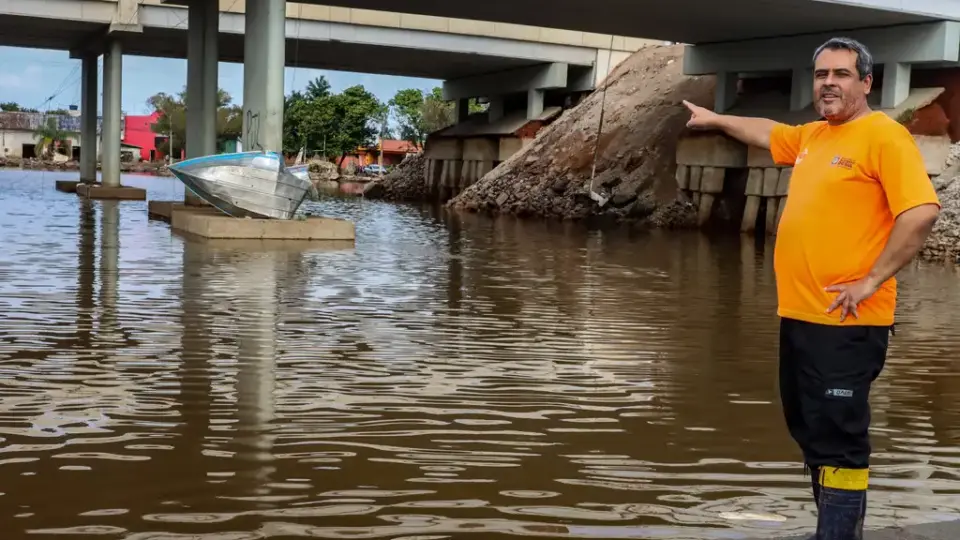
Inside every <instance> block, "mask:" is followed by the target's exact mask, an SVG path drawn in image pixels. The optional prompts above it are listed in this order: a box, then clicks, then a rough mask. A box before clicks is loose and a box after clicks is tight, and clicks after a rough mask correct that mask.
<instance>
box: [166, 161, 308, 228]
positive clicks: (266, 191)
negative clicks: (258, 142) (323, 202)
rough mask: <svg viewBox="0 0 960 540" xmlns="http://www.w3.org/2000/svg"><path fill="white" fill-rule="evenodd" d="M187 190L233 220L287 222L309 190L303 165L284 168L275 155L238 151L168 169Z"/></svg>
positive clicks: (175, 165) (177, 164)
mask: <svg viewBox="0 0 960 540" xmlns="http://www.w3.org/2000/svg"><path fill="white" fill-rule="evenodd" d="M170 171H171V172H172V173H173V174H174V175H175V176H176V177H177V178H179V179H180V181H181V182H183V183H184V185H186V186H187V189H189V190H190V191H192V192H194V193H196V194H197V196H198V197H200V198H201V199H203V200H205V201H207V202H208V203H210V204H212V205H213V206H215V207H216V208H218V209H219V210H220V211H222V212H224V213H225V214H228V215H231V216H235V217H252V218H274V219H291V218H293V216H294V214H295V213H296V211H297V208H299V207H300V205H301V204H302V203H303V200H304V198H306V196H307V194H308V193H309V192H310V191H311V189H313V183H312V182H310V173H309V171H308V169H307V166H306V165H301V166H296V167H293V168H287V167H286V165H284V161H283V156H282V155H280V154H278V153H276V152H239V153H235V154H217V155H213V156H203V157H198V158H192V159H187V160H184V161H181V162H179V163H175V164H173V165H171V166H170Z"/></svg>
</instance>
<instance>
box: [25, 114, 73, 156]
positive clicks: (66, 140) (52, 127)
mask: <svg viewBox="0 0 960 540" xmlns="http://www.w3.org/2000/svg"><path fill="white" fill-rule="evenodd" d="M70 135H71V133H70V132H69V131H66V130H62V129H60V128H59V127H58V125H57V119H56V118H47V123H46V124H43V125H41V126H40V127H38V128H37V129H36V131H34V132H33V137H34V138H35V139H36V140H37V147H36V152H37V155H38V156H48V155H50V154H52V153H53V151H54V148H55V147H56V146H57V144H58V143H60V144H62V145H63V148H64V151H65V153H66V155H67V156H72V155H73V141H71V140H70Z"/></svg>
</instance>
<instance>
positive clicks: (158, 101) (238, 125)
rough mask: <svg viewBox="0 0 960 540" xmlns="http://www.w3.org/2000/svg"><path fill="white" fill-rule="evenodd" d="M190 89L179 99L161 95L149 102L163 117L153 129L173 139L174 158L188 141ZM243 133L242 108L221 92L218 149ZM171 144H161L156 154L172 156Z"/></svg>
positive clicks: (218, 100)
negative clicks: (225, 142)
mask: <svg viewBox="0 0 960 540" xmlns="http://www.w3.org/2000/svg"><path fill="white" fill-rule="evenodd" d="M186 103H187V89H186V86H184V89H183V90H182V91H180V92H179V93H178V94H177V95H176V96H172V95H170V94H166V93H164V92H160V93H159V94H156V95H153V96H151V97H150V98H149V99H147V105H149V106H150V107H152V108H153V110H155V111H157V112H159V113H160V118H159V119H158V120H157V122H156V123H155V124H154V125H153V126H152V127H151V128H150V129H152V130H153V132H154V133H156V134H158V135H166V136H167V137H168V138H169V137H171V136H172V144H173V155H179V154H180V152H181V151H182V150H183V149H184V148H185V147H186V146H185V145H186V141H187V104H186ZM241 133H243V108H242V107H240V106H239V105H234V104H233V98H232V97H230V94H229V93H227V91H226V90H223V89H222V88H221V89H220V90H218V92H217V146H218V147H219V146H220V145H222V144H223V142H224V141H226V140H229V139H236V138H238V137H240V134H241ZM169 146H170V145H169V144H168V143H167V142H162V143H160V144H159V145H157V150H159V151H160V152H162V153H164V154H166V155H171V153H170V152H169Z"/></svg>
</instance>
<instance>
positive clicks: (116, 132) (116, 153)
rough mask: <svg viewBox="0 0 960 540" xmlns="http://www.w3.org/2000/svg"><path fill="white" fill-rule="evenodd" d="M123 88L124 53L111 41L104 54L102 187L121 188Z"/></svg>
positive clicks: (117, 44)
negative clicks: (121, 106)
mask: <svg viewBox="0 0 960 540" xmlns="http://www.w3.org/2000/svg"><path fill="white" fill-rule="evenodd" d="M122 86H123V51H122V50H121V47H120V42H119V41H117V40H115V39H112V40H110V41H109V42H108V44H107V50H106V52H105V53H104V54H103V128H102V129H101V139H102V141H101V145H102V147H103V159H101V167H100V168H101V178H102V180H103V185H104V187H120V112H121V108H120V104H121V88H122Z"/></svg>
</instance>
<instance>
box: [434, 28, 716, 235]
mask: <svg viewBox="0 0 960 540" xmlns="http://www.w3.org/2000/svg"><path fill="white" fill-rule="evenodd" d="M682 64H683V46H682V45H674V46H654V47H648V48H644V49H642V50H640V51H638V52H637V53H635V54H633V55H632V56H631V57H630V58H628V59H627V60H625V61H624V62H623V63H622V64H620V65H619V66H617V68H616V69H615V70H614V72H613V73H611V75H610V76H609V77H608V79H607V81H605V84H606V85H607V91H606V96H605V98H604V95H603V91H602V88H599V89H597V90H596V91H594V92H593V93H592V94H591V95H590V96H588V97H587V98H585V99H584V100H583V101H582V102H581V103H580V104H579V105H577V106H576V107H574V108H572V109H570V110H567V111H565V112H564V114H563V115H562V116H561V117H560V118H559V119H557V120H556V121H555V122H553V123H552V124H551V125H549V126H547V127H546V128H544V129H543V131H541V132H540V133H539V134H538V136H537V138H536V140H535V141H533V142H532V143H531V144H529V145H527V146H525V147H524V148H523V149H522V150H520V151H519V152H517V153H516V154H514V155H513V156H511V157H510V158H509V159H508V160H506V161H504V162H503V163H501V164H500V165H499V166H497V167H496V168H495V169H494V170H492V171H491V172H489V173H488V174H486V175H485V176H484V177H483V178H482V179H480V180H479V181H477V182H476V183H475V184H474V185H472V186H470V187H469V188H467V189H466V190H464V191H463V192H462V193H461V194H460V195H459V196H457V197H456V198H454V199H452V200H451V201H450V202H449V203H448V204H449V205H450V206H452V207H454V208H461V209H466V210H470V211H481V212H488V213H494V214H497V213H504V214H514V215H520V216H543V217H554V218H561V219H584V218H593V217H600V218H604V220H605V221H606V220H608V219H609V220H612V221H615V222H638V221H642V222H648V223H649V224H651V225H654V226H656V225H661V224H662V225H663V226H668V227H679V226H686V225H687V224H689V223H691V221H690V220H689V218H690V217H691V214H690V212H691V210H692V209H691V208H690V205H686V204H682V203H678V202H675V200H676V181H675V180H674V174H675V171H676V157H675V156H676V145H677V140H678V139H679V135H680V133H681V132H682V131H683V130H684V129H685V125H686V122H687V120H689V118H690V114H689V112H688V111H687V110H686V108H685V107H684V106H683V104H682V101H683V100H684V99H686V100H690V101H692V102H694V103H712V100H713V88H714V78H713V77H689V76H686V75H684V74H683V72H682ZM604 101H605V105H604V104H603V103H604ZM601 108H603V115H604V117H603V127H602V129H599V128H600V114H601ZM598 130H599V131H600V136H599V143H598ZM598 146H599V151H598V153H597V161H596V175H595V176H594V175H593V171H594V169H593V163H594V151H595V149H596V148H597V147H598ZM591 179H592V181H591ZM661 208H662V209H661Z"/></svg>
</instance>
